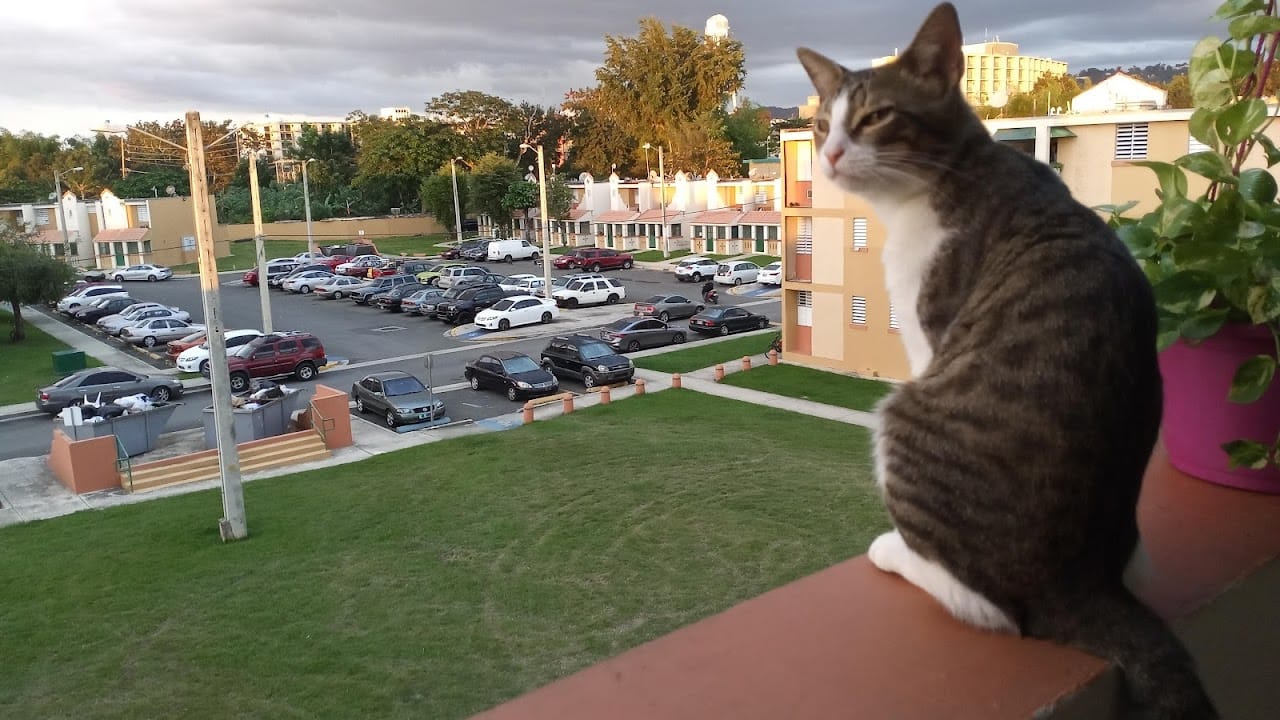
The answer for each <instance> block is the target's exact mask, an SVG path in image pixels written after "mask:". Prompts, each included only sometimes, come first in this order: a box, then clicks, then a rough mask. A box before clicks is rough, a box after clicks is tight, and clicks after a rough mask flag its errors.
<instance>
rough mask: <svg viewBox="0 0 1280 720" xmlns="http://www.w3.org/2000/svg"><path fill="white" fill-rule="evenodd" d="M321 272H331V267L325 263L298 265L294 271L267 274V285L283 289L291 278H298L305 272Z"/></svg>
mask: <svg viewBox="0 0 1280 720" xmlns="http://www.w3.org/2000/svg"><path fill="white" fill-rule="evenodd" d="M312 270H319V271H321V272H326V273H327V272H329V266H328V265H325V264H324V263H308V264H306V265H298V266H297V267H295V268H294V269H292V270H290V271H289V272H286V273H272V272H268V273H267V285H269V286H270V287H273V288H283V287H284V281H285V280H288V279H289V278H291V277H297V276H298V275H301V274H302V273H305V272H310V271H312Z"/></svg>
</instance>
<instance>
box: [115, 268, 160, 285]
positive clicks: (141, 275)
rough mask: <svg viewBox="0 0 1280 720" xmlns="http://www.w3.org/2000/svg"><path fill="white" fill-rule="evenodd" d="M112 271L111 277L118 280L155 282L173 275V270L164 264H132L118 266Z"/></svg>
mask: <svg viewBox="0 0 1280 720" xmlns="http://www.w3.org/2000/svg"><path fill="white" fill-rule="evenodd" d="M110 272H111V278H112V279H113V280H115V281H116V282H124V281H125V280H147V281H150V282H155V281H157V280H168V279H169V278H171V277H173V271H172V270H170V269H169V268H167V267H165V266H163V265H130V266H129V267H122V268H116V269H115V270H112V271H110Z"/></svg>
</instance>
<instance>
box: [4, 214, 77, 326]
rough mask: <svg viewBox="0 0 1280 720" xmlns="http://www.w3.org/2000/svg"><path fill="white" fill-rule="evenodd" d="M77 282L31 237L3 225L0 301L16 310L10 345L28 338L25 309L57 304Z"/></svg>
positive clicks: (71, 274) (64, 267)
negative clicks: (24, 315)
mask: <svg viewBox="0 0 1280 720" xmlns="http://www.w3.org/2000/svg"><path fill="white" fill-rule="evenodd" d="M74 278H75V271H74V270H73V269H72V268H71V266H70V265H67V264H66V263H64V262H62V261H61V260H58V259H56V258H52V257H49V256H48V255H46V254H44V253H43V252H41V251H40V250H38V249H37V248H36V247H35V246H34V245H32V244H31V236H30V235H29V234H27V233H25V232H22V231H19V230H17V229H15V228H12V227H9V226H8V225H7V224H0V299H4V300H5V301H7V302H8V303H9V305H10V306H11V307H12V308H13V328H12V329H11V330H10V331H9V339H10V340H11V341H13V342H21V341H23V340H24V339H26V337H27V329H26V326H25V324H24V322H23V319H22V306H23V305H34V304H37V303H46V302H51V301H54V300H57V299H58V298H60V297H62V296H63V294H65V293H66V290H67V286H68V285H70V284H71V281H72V279H74Z"/></svg>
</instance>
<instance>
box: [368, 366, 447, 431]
mask: <svg viewBox="0 0 1280 720" xmlns="http://www.w3.org/2000/svg"><path fill="white" fill-rule="evenodd" d="M351 399H352V400H354V401H355V402H356V412H358V413H361V414H364V413H367V412H373V413H377V414H379V415H381V416H382V421H383V422H384V423H386V425H387V427H391V428H393V427H395V426H397V425H402V424H404V423H414V422H426V421H428V420H438V419H440V418H442V417H444V401H443V400H441V399H440V398H439V397H438V396H437V395H436V394H435V393H433V392H432V391H431V389H430V388H428V387H427V386H426V385H424V384H423V383H422V381H421V380H419V379H418V378H416V377H414V376H413V375H410V374H409V373H406V372H399V371H392V372H383V373H374V374H373V375H369V376H366V377H365V378H363V379H361V380H360V381H359V382H357V383H355V384H354V385H352V386H351Z"/></svg>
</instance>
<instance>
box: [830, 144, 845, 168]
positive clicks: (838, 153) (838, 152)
mask: <svg viewBox="0 0 1280 720" xmlns="http://www.w3.org/2000/svg"><path fill="white" fill-rule="evenodd" d="M826 155H827V162H829V163H831V165H832V167H834V166H835V164H836V163H838V162H840V158H842V157H844V148H842V147H833V148H828V149H827V151H826Z"/></svg>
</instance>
